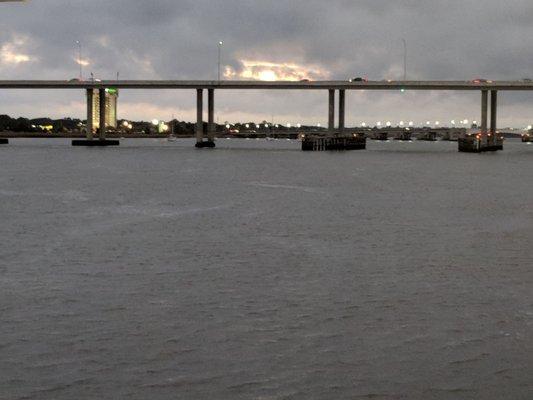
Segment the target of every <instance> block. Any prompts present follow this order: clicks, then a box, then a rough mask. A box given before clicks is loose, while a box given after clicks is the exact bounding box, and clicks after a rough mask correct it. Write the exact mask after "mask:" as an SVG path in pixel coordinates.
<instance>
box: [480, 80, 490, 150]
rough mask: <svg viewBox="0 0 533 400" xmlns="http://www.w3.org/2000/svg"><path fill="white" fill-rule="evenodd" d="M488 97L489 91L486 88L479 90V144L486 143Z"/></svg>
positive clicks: (484, 144)
mask: <svg viewBox="0 0 533 400" xmlns="http://www.w3.org/2000/svg"><path fill="white" fill-rule="evenodd" d="M488 97H489V92H488V91H487V90H482V91H481V146H486V145H487V139H488V136H487V133H488V124H487V115H488Z"/></svg>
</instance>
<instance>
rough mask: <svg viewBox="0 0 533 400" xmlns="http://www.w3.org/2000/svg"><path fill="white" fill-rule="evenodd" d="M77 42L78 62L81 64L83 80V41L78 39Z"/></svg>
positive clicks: (81, 78) (81, 77)
mask: <svg viewBox="0 0 533 400" xmlns="http://www.w3.org/2000/svg"><path fill="white" fill-rule="evenodd" d="M76 44H77V45H78V64H79V65H80V81H82V80H83V61H82V59H81V42H80V41H79V40H76Z"/></svg>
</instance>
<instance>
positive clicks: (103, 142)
mask: <svg viewBox="0 0 533 400" xmlns="http://www.w3.org/2000/svg"><path fill="white" fill-rule="evenodd" d="M93 97H94V89H87V134H86V137H87V138H86V139H74V140H73V141H72V145H73V146H90V147H93V146H98V147H100V146H118V145H119V144H120V142H119V141H118V140H110V139H106V137H105V131H106V123H105V111H106V92H105V88H101V89H98V104H99V107H100V112H99V113H98V123H99V125H100V126H99V128H98V140H93Z"/></svg>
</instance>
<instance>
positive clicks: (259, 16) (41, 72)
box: [0, 0, 533, 122]
mask: <svg viewBox="0 0 533 400" xmlns="http://www.w3.org/2000/svg"><path fill="white" fill-rule="evenodd" d="M532 19H533V4H532V3H531V2H530V1H522V0H515V1H512V2H501V1H499V0H484V1H479V0H478V1H471V0H466V1H464V0H463V1H456V0H448V1H433V0H425V1H415V0H403V1H402V0H394V1H385V0H366V1H348V0H330V1H327V2H325V1H323V0H321V1H318V0H292V1H265V0H263V1H255V0H254V1H252V0H249V1H244V0H223V1H222V0H219V1H213V0H210V1H207V0H195V1H192V0H178V1H175V0H172V1H171V0H153V1H136V0H113V1H108V0H92V1H85V0H84V1H81V0H79V1H78V0H74V1H66V0H32V1H30V2H28V3H13V4H10V3H2V4H0V24H1V27H2V29H1V31H0V46H1V49H3V51H4V52H3V53H0V74H1V77H2V78H3V79H8V78H13V79H16V78H53V79H67V78H71V77H73V76H76V75H77V65H76V64H75V57H76V52H77V49H76V45H75V41H76V40H80V41H81V42H82V45H83V54H84V58H87V59H88V60H89V61H90V65H89V66H87V67H85V71H86V74H88V73H89V72H90V71H93V72H94V73H95V74H96V75H97V76H99V77H102V78H113V77H115V75H116V72H117V71H120V75H121V77H122V78H124V79H136V78H175V79H211V78H214V77H215V76H216V57H217V43H218V41H219V40H223V41H224V47H223V64H224V65H229V66H232V67H233V68H234V69H236V70H237V71H239V70H240V68H242V65H241V62H240V61H241V60H243V59H244V60H260V61H269V62H278V63H281V62H293V63H297V64H299V65H302V66H304V67H305V66H307V65H313V66H318V67H320V68H323V69H324V70H327V71H328V72H329V73H330V77H331V78H332V79H346V78H348V77H351V76H355V75H366V76H368V77H370V78H371V79H383V78H393V79H394V78H401V77H402V76H403V59H402V57H403V47H402V46H403V45H402V40H401V39H402V38H405V40H406V41H407V44H408V77H409V78H411V79H471V78H472V77H475V76H483V77H489V78H493V79H520V78H524V77H532V76H533V71H531V66H532V65H533V49H532V48H530V46H529V38H530V37H531V36H532V35H533V26H531V24H530V21H531V20H532ZM17 55H22V56H28V57H29V58H30V59H29V60H28V61H26V60H23V59H20V58H19V59H16V58H13V57H16V56H17ZM9 57H11V58H9ZM15 60H18V62H15ZM11 96H15V97H16V96H22V95H20V94H10V97H11ZM24 96H26V97H27V95H24ZM187 96H190V94H187ZM293 97H294V96H293V95H288V94H285V95H280V94H270V93H268V94H263V99H267V98H268V99H272V98H276V99H280V100H279V101H272V102H270V101H267V100H265V102H264V104H267V105H268V106H269V107H271V108H272V109H270V110H264V107H257V106H255V107H254V104H253V103H252V104H251V102H250V101H246V100H245V101H242V100H240V99H237V98H231V96H229V95H226V94H224V95H222V96H221V99H222V105H224V104H227V105H228V110H227V114H231V115H233V114H234V113H235V109H240V110H241V111H242V112H243V113H246V115H257V116H258V117H261V116H262V115H263V114H261V113H264V114H271V113H272V114H278V115H280V114H283V115H284V116H285V115H286V116H287V118H289V117H294V118H296V117H298V118H305V117H306V114H309V112H316V113H317V114H320V115H317V116H316V119H319V120H322V119H323V118H324V115H322V114H324V112H323V111H324V110H323V109H324V104H323V103H324V99H323V98H324V96H321V95H317V94H312V95H309V96H300V97H301V101H294V100H293ZM530 97H531V96H528V95H505V97H504V98H505V100H506V101H507V102H508V103H510V104H512V103H515V102H516V103H517V104H518V105H520V104H523V103H520V102H522V101H523V100H524V99H527V98H530ZM11 98H12V97H11ZM37 98H40V96H37ZM47 98H49V99H50V98H51V99H56V101H57V102H59V103H61V102H62V103H61V107H60V109H62V110H63V109H64V110H65V112H67V111H68V109H69V104H71V103H72V104H71V106H72V107H73V112H74V113H75V112H79V111H80V110H81V109H82V108H81V109H80V104H81V103H80V102H81V99H78V98H76V96H75V95H73V94H66V95H65V94H61V97H60V96H59V94H54V93H52V94H49V96H48V97H47ZM140 99H144V97H143V95H141V94H132V95H130V96H129V97H125V98H124V100H123V101H124V102H130V103H129V107H130V109H132V110H133V109H135V103H136V102H138V101H141V100H140ZM176 99H178V100H179V101H182V100H184V99H185V94H178V95H175V94H174V95H172V96H170V95H169V94H168V93H163V94H160V95H158V96H157V98H155V99H152V100H151V101H150V102H151V103H153V104H155V105H158V106H159V107H161V108H162V109H166V108H168V107H172V106H173V103H174V102H175V101H176ZM289 99H290V100H289ZM351 99H352V100H351V101H352V104H353V105H357V113H358V115H357V117H355V116H354V117H353V121H354V122H358V121H359V119H362V118H369V119H371V118H373V119H379V118H380V114H382V113H383V112H384V111H383V108H385V109H386V112H387V113H389V115H390V117H389V118H391V119H393V118H398V119H400V118H402V115H403V114H409V116H411V117H412V118H413V119H415V118H417V117H420V118H425V116H424V117H422V115H419V114H420V112H419V111H417V110H420V108H421V107H422V106H423V109H424V110H425V112H424V115H426V114H431V116H433V115H434V116H435V118H437V117H438V118H446V115H442V113H443V112H444V111H446V112H450V113H453V112H457V113H458V112H459V111H463V110H464V109H465V107H466V108H469V109H470V111H469V112H470V113H471V114H474V113H477V112H478V106H477V103H476V102H477V98H475V97H473V96H471V95H463V94H435V95H433V94H429V93H421V94H418V95H417V96H405V98H404V100H405V99H407V100H408V101H409V103H408V104H406V105H405V106H402V105H401V103H398V99H397V97H395V96H391V95H387V94H375V95H374V94H361V95H359V96H357V95H355V94H354V95H351ZM367 99H372V102H370V104H369V102H368V101H366V100H367ZM28 101H31V100H28ZM143 101H144V100H143ZM400 101H403V100H402V99H400ZM437 101H438V103H440V104H441V107H440V108H439V106H438V104H436V103H437ZM186 102H187V104H188V103H191V102H190V101H189V100H186ZM443 102H448V103H449V109H446V108H445V107H444V106H442V103H443ZM6 103H7V101H4V100H0V107H1V106H2V104H4V105H5V104H6ZM10 103H11V101H10ZM77 103H80V104H77ZM376 104H379V106H380V109H376V108H375V107H374V109H373V108H372V107H373V106H375V105H376ZM453 104H456V105H457V111H454V110H453V107H454V106H453ZM35 107H40V105H39V103H35ZM221 107H222V106H221ZM230 107H233V108H234V109H233V111H232V112H230V111H229V108H230ZM186 108H187V109H189V108H190V109H191V110H192V105H187V107H186ZM518 108H519V107H518ZM0 112H1V111H0ZM43 112H44V111H43ZM43 112H39V113H40V114H42V113H43ZM185 114H187V113H185ZM187 115H188V114H187ZM132 116H133V117H136V116H137V115H132ZM385 118H387V117H385ZM427 118H430V116H428V117H427ZM521 118H522V119H527V116H524V115H517V116H516V117H515V119H521ZM405 119H408V118H405ZM502 119H503V120H505V116H502Z"/></svg>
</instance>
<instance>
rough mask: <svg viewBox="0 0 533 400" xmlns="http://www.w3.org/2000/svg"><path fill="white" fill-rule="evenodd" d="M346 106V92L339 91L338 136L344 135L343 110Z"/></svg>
mask: <svg viewBox="0 0 533 400" xmlns="http://www.w3.org/2000/svg"><path fill="white" fill-rule="evenodd" d="M345 105H346V91H345V90H344V89H340V90H339V134H340V135H342V134H343V133H344V108H345Z"/></svg>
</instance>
